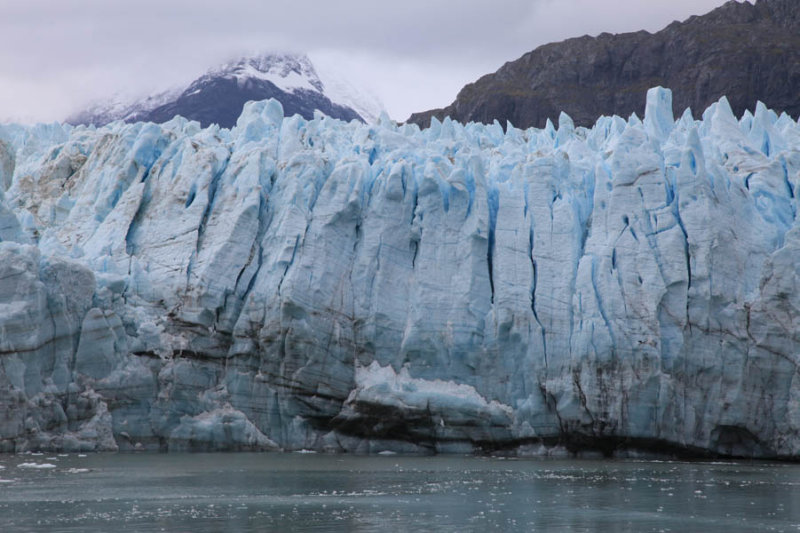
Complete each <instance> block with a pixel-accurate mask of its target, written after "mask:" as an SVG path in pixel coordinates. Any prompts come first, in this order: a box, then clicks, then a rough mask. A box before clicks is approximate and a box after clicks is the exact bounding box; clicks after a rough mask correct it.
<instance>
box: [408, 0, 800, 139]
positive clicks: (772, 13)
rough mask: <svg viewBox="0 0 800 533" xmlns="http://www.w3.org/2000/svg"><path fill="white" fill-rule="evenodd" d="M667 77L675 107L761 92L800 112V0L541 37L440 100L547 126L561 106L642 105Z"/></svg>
mask: <svg viewBox="0 0 800 533" xmlns="http://www.w3.org/2000/svg"><path fill="white" fill-rule="evenodd" d="M657 85H661V86H664V87H670V88H671V89H672V90H673V93H674V106H675V111H676V112H678V113H680V112H683V110H684V109H686V108H687V107H690V108H691V109H692V110H694V111H697V112H702V110H704V109H705V108H706V107H708V106H709V105H710V104H711V103H713V102H715V101H716V100H718V99H719V98H720V97H721V96H723V95H725V96H726V97H727V98H728V100H729V102H730V104H731V107H732V108H733V111H734V113H736V114H737V115H741V113H743V112H744V110H745V109H750V110H751V111H752V110H753V109H754V106H755V104H756V102H757V101H759V100H760V101H762V102H764V103H765V104H766V105H767V106H768V107H770V108H772V109H775V110H776V111H778V112H781V111H785V112H787V113H789V114H790V115H792V116H794V117H797V116H798V115H799V114H800V92H798V87H800V9H798V4H797V2H796V1H795V0H758V2H756V4H755V5H753V4H750V3H747V2H744V3H740V2H737V1H734V0H732V1H729V2H728V3H726V4H725V5H723V6H721V7H719V8H718V9H715V10H714V11H711V12H710V13H708V14H706V15H703V16H695V17H691V18H689V19H688V20H686V21H684V22H674V23H672V24H670V25H669V26H667V27H666V28H664V29H663V30H661V31H659V32H657V33H655V34H650V33H648V32H646V31H640V32H637V33H624V34H619V35H611V34H608V33H604V34H601V35H599V36H597V37H589V36H584V37H579V38H576V39H569V40H566V41H564V42H560V43H554V44H548V45H545V46H541V47H539V48H537V49H536V50H534V51H532V52H529V53H527V54H525V55H523V56H522V57H521V58H519V59H517V60H516V61H512V62H509V63H506V64H505V65H503V67H501V68H500V69H499V70H498V71H497V72H495V73H494V74H489V75H487V76H484V77H482V78H480V79H479V80H478V81H476V82H475V83H471V84H469V85H467V86H465V87H464V88H463V89H462V90H461V92H459V94H458V96H457V97H456V100H455V101H454V102H453V103H452V104H450V105H449V106H447V107H446V108H444V109H435V110H432V111H426V112H423V113H415V114H413V115H412V116H411V118H409V122H412V123H415V124H419V125H420V126H427V125H428V124H429V123H430V118H431V117H432V116H435V117H437V118H439V119H440V120H441V119H442V118H444V117H446V116H449V117H451V118H453V119H455V120H458V121H460V122H464V123H466V122H470V121H475V122H484V123H487V124H488V123H491V122H492V121H493V120H498V121H500V123H501V124H502V125H505V124H506V121H510V122H511V123H512V124H514V125H515V126H517V127H524V128H526V127H529V126H536V127H543V126H544V125H545V122H546V121H547V119H548V118H549V119H551V120H553V121H555V120H556V119H557V117H558V115H559V113H560V112H561V111H565V112H566V113H567V114H569V115H570V116H571V117H572V119H573V120H574V121H575V123H576V124H578V125H583V126H590V125H592V124H594V122H595V120H596V119H597V118H598V117H599V116H601V115H614V114H616V115H620V116H624V117H627V116H629V115H630V114H631V113H637V114H638V115H639V116H641V115H642V112H643V111H644V94H645V91H647V89H648V88H649V87H654V86H657Z"/></svg>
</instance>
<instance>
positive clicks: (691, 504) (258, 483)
mask: <svg viewBox="0 0 800 533" xmlns="http://www.w3.org/2000/svg"><path fill="white" fill-rule="evenodd" d="M26 463H27V464H26ZM31 464H33V465H39V467H36V466H30V465H31ZM41 465H52V466H50V467H44V468H42V467H41ZM0 466H2V467H4V468H2V469H0V531H2V532H3V533H10V532H17V531H53V532H57V531H70V532H73V531H74V532H78V531H80V532H86V531H191V532H193V533H204V532H213V531H280V532H288V531H358V532H371V531H376V532H377V531H380V532H384V531H393V532H400V531H426V530H427V531H428V532H431V533H432V532H440V531H481V532H483V531H609V532H618V531H631V532H641V531H679V532H682V533H687V532H692V531H698V532H716V531H720V532H726V533H730V532H733V531H747V532H752V531H800V466H798V465H787V464H765V463H754V464H748V463H716V462H710V463H709V462H705V463H695V462H692V463H686V462H653V461H638V462H637V461H589V460H544V459H519V460H514V459H502V458H477V457H443V456H438V457H400V456H377V457H374V456H373V457H353V456H328V455H312V454H98V455H87V456H78V455H74V454H73V455H68V456H58V455H53V454H48V455H5V456H3V455H0Z"/></svg>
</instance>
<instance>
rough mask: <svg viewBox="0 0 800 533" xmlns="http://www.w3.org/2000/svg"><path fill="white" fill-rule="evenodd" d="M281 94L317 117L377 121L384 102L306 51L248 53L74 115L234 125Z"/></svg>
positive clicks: (77, 118) (291, 108) (102, 120)
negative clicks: (175, 83) (246, 109)
mask: <svg viewBox="0 0 800 533" xmlns="http://www.w3.org/2000/svg"><path fill="white" fill-rule="evenodd" d="M267 98H275V99H277V100H278V101H280V102H281V103H282V104H283V107H284V110H285V111H286V113H287V114H288V115H292V114H295V113H297V114H300V115H302V116H303V117H304V118H311V117H312V116H313V114H314V112H315V111H321V112H323V113H325V114H326V115H329V116H331V117H333V118H338V119H342V120H348V121H349V120H354V119H355V120H361V121H365V122H375V121H376V120H377V118H378V116H379V115H380V113H381V111H382V110H383V105H382V104H381V103H380V102H379V101H377V99H375V98H374V97H372V96H371V95H368V93H365V92H364V91H360V90H358V89H356V88H354V87H353V86H352V84H350V83H347V82H345V81H343V80H342V79H341V77H340V76H338V75H336V74H335V73H333V74H330V73H328V74H326V79H325V81H323V79H322V78H321V77H320V75H319V74H318V73H317V70H316V68H315V67H314V64H313V63H312V62H311V60H310V59H309V58H308V56H307V55H305V54H295V53H278V52H268V53H262V54H254V55H248V56H242V57H239V58H236V59H233V60H231V61H228V62H226V63H223V64H221V65H219V66H217V67H214V68H211V69H209V70H208V71H207V72H206V73H205V74H203V75H202V76H200V77H199V78H197V79H195V80H194V81H193V82H191V83H190V84H189V85H188V86H187V87H185V88H177V89H171V90H168V91H164V92H161V93H157V94H154V95H151V96H148V97H146V98H143V99H138V100H135V101H125V100H124V99H120V98H116V99H110V100H108V101H105V102H99V103H96V104H93V105H92V106H90V107H88V108H87V109H85V110H82V111H81V112H79V113H76V114H74V115H72V116H71V117H69V118H67V119H66V121H67V122H69V123H72V124H95V125H103V124H107V123H109V122H113V121H115V120H122V121H125V122H134V121H150V122H166V121H167V120H170V119H171V118H172V117H174V116H175V115H181V116H184V117H186V118H189V119H191V120H197V121H199V122H200V123H201V124H202V125H203V126H207V125H209V124H214V123H215V124H219V125H220V126H222V127H232V126H233V125H234V124H235V123H236V119H237V117H238V116H239V114H240V113H241V111H242V108H243V106H244V104H245V103H246V102H247V101H250V100H265V99H267Z"/></svg>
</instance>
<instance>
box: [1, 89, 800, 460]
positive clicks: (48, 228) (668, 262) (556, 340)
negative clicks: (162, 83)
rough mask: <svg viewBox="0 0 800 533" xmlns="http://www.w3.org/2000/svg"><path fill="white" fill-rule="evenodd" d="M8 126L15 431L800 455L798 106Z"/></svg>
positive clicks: (171, 446) (217, 440)
mask: <svg viewBox="0 0 800 533" xmlns="http://www.w3.org/2000/svg"><path fill="white" fill-rule="evenodd" d="M671 109H672V102H671V95H670V93H669V92H668V91H665V90H653V91H652V92H651V93H650V94H649V98H648V103H647V110H646V113H645V119H644V122H641V121H639V120H638V119H636V118H635V117H634V118H632V119H630V120H628V121H626V120H625V119H622V118H619V117H613V118H603V119H601V120H600V121H599V122H598V123H597V125H596V126H595V127H594V128H592V129H591V130H588V129H585V128H580V127H578V128H576V127H575V126H574V124H573V123H572V121H571V120H570V119H569V117H567V116H566V115H562V116H561V118H560V120H559V126H558V128H557V129H556V128H554V127H552V125H549V126H548V127H547V128H546V129H544V130H534V129H530V130H524V131H523V130H518V129H514V128H510V129H509V130H508V131H507V132H504V131H503V130H502V128H500V126H499V125H494V126H483V125H479V124H471V125H469V126H462V125H460V124H458V123H456V122H453V121H450V120H445V121H444V122H442V123H440V122H438V121H434V123H433V125H432V127H431V128H430V129H427V130H424V131H420V130H419V129H418V128H417V127H416V126H414V125H405V126H402V127H397V126H396V125H394V124H391V123H387V122H384V123H382V124H379V125H377V126H372V127H370V126H366V125H362V124H359V123H357V122H351V123H343V122H339V121H336V120H333V119H330V118H326V117H323V116H318V117H317V118H315V119H313V120H311V121H306V120H304V119H302V118H301V117H299V116H294V117H292V118H284V111H283V109H282V108H281V106H280V104H279V103H277V102H276V101H268V102H259V103H252V104H249V105H248V106H246V107H245V111H244V113H243V115H242V116H241V117H240V118H239V121H238V123H237V126H236V127H235V128H234V129H233V130H230V131H229V130H225V129H219V128H217V127H211V128H208V129H201V128H200V127H199V125H198V124H197V123H193V122H187V121H186V120H183V119H175V120H172V121H169V122H167V123H165V124H163V125H157V124H152V123H147V124H144V123H136V124H122V123H116V124H115V125H113V126H111V127H107V128H101V129H97V130H94V129H89V128H83V127H79V128H70V127H67V126H59V125H49V126H36V127H22V126H3V127H0V139H2V142H0V172H2V173H1V174H0V185H1V186H0V240H1V242H0V450H7V451H11V450H17V451H19V450H26V449H48V450H62V449H63V450H76V449H123V450H125V449H134V448H144V449H168V450H182V449H191V450H209V449H210V450H221V449H226V450H231V449H274V448H278V447H279V448H283V449H303V448H306V449H315V450H329V451H351V452H377V451H381V450H387V449H390V450H396V451H418V452H419V451H421V452H428V451H437V452H454V451H457V452H470V451H481V450H484V451H485V450H498V449H504V450H510V451H512V452H519V453H549V452H551V451H553V450H564V449H565V448H566V449H570V450H584V449H590V450H599V451H602V452H604V453H609V454H610V453H614V452H615V450H618V449H622V450H624V449H627V448H644V449H650V450H658V451H683V452H687V453H716V454H723V455H733V456H748V457H784V458H798V457H800V434H799V432H800V407H798V406H800V401H799V400H800V373H799V372H798V364H799V363H800V358H799V356H798V354H800V290H798V288H799V287H800V267H798V265H800V228H798V221H797V218H796V215H797V208H798V205H797V203H798V201H797V198H796V193H795V191H797V190H798V187H800V125H798V123H796V122H794V121H793V120H792V119H791V118H789V117H788V116H787V115H785V114H784V115H781V116H780V117H779V116H778V115H776V114H775V113H773V112H771V111H768V110H767V109H766V108H765V107H764V106H759V107H758V109H757V111H756V113H755V115H752V114H749V113H746V114H745V115H744V116H743V117H742V118H741V119H739V120H737V119H736V118H735V117H734V115H733V113H732V111H731V109H730V106H729V104H728V102H727V101H726V100H724V99H723V100H721V101H720V102H718V103H715V104H714V105H712V106H711V107H710V108H709V109H708V110H707V111H706V112H705V114H704V116H703V119H702V121H695V120H693V119H692V117H691V116H690V115H688V114H684V115H683V116H682V117H681V118H680V119H679V120H677V121H674V120H673V117H672V112H671Z"/></svg>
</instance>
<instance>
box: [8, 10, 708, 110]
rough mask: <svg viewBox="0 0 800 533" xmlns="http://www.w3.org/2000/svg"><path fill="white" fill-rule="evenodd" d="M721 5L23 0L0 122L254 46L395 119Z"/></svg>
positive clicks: (12, 28)
mask: <svg viewBox="0 0 800 533" xmlns="http://www.w3.org/2000/svg"><path fill="white" fill-rule="evenodd" d="M722 3H723V0H648V1H646V2H644V1H642V0H494V1H492V2H486V1H485V0H461V1H459V2H451V1H442V0H428V1H422V0H407V1H405V2H403V3H402V5H401V4H400V3H393V4H392V5H389V4H388V3H386V2H376V1H374V0H369V1H367V0H340V1H337V2H321V1H309V0H294V1H288V0H273V1H270V2H263V1H253V0H229V1H228V2H224V3H223V2H219V1H217V0H215V1H207V0H173V1H170V2H166V1H164V0H139V1H135V2H132V1H128V0H119V1H109V0H72V1H69V2H56V1H54V0H26V1H25V2H15V3H13V5H10V6H9V5H3V6H2V7H0V119H6V120H7V119H16V120H25V121H31V120H56V119H61V118H63V117H64V116H65V115H66V114H67V113H69V112H70V111H72V110H74V109H75V108H77V107H80V106H82V105H85V104H86V103H87V102H89V101H91V100H96V99H98V98H103V97H108V96H110V95H111V94H114V93H122V94H127V95H135V94H143V93H146V92H150V91H153V90H158V89H165V88H168V87H170V86H173V85H176V84H180V83H182V82H186V81H189V80H190V79H192V78H193V77H195V76H197V75H198V74H200V73H202V72H203V71H205V70H206V69H207V68H208V67H210V66H213V65H216V64H217V63H219V62H221V61H224V60H226V59H229V58H231V57H233V56H235V55H237V54H240V53H244V52H257V51H265V50H292V51H303V52H309V53H310V55H311V57H312V59H314V60H315V61H320V62H324V63H327V65H328V67H329V68H331V67H332V68H336V69H339V70H340V71H341V72H342V73H343V74H344V75H345V76H347V77H350V78H351V79H352V80H353V81H354V82H355V83H356V84H362V85H366V86H367V87H368V88H370V89H372V91H373V92H375V93H376V94H377V95H378V96H379V97H380V98H382V99H383V101H384V103H385V104H386V107H387V110H388V111H389V113H390V114H391V115H392V116H393V117H395V118H397V119H405V118H406V117H407V116H408V114H409V113H410V112H412V111H419V110H422V109H425V108H429V107H435V106H442V105H446V104H447V103H449V102H450V101H451V100H452V99H453V98H454V97H455V94H456V93H457V91H458V89H459V88H460V87H461V86H463V85H464V84H465V83H467V82H469V81H472V80H474V79H476V78H477V77H479V76H480V75H482V74H485V73H487V72H491V71H494V70H496V69H497V68H498V67H499V66H500V65H502V64H503V63H504V62H505V61H510V60H513V59H516V58H517V57H519V56H520V55H521V54H523V53H525V52H526V51H528V50H531V49H533V48H535V47H536V46H538V45H541V44H544V43H546V42H550V41H555V40H561V39H565V38H568V37H574V36H578V35H583V34H586V33H588V34H597V33H600V32H602V31H610V32H621V31H634V30H638V29H647V30H649V31H655V30H658V29H659V28H661V27H663V26H665V25H667V24H668V23H670V22H671V21H672V20H675V19H684V18H686V17H688V16H689V15H692V14H700V13H704V12H706V11H708V10H710V9H712V8H713V7H716V6H718V5H720V4H722ZM4 4H8V2H5V3H4Z"/></svg>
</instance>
